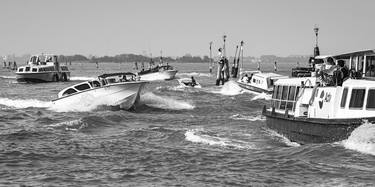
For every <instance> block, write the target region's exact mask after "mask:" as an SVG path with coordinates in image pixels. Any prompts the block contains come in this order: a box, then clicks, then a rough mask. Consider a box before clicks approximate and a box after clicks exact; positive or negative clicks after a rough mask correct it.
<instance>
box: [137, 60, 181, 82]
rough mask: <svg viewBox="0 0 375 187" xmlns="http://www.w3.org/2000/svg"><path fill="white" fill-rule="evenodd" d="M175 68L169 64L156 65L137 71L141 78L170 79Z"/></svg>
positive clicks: (149, 79)
mask: <svg viewBox="0 0 375 187" xmlns="http://www.w3.org/2000/svg"><path fill="white" fill-rule="evenodd" d="M176 73H177V70H175V69H174V68H173V67H172V66H170V65H168V64H167V65H157V66H156V67H154V68H150V69H148V70H143V71H140V72H138V73H137V74H138V76H140V77H141V80H145V81H155V80H172V79H174V77H175V75H176Z"/></svg>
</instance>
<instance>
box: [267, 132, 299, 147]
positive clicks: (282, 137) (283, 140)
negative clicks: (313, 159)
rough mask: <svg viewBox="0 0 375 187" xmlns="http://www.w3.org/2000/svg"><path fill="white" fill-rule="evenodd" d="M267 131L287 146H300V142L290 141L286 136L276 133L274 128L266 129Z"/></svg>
mask: <svg viewBox="0 0 375 187" xmlns="http://www.w3.org/2000/svg"><path fill="white" fill-rule="evenodd" d="M267 132H268V133H269V134H270V135H271V136H274V137H277V138H279V139H280V140H281V142H283V143H285V144H286V145H287V146H290V147H298V146H301V144H299V143H297V142H292V141H290V140H289V139H288V138H287V137H285V136H283V135H281V134H279V133H277V132H276V131H274V130H271V129H267Z"/></svg>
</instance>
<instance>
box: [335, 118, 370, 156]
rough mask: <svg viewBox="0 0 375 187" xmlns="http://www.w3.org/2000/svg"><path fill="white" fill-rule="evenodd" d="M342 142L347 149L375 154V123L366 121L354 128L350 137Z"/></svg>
mask: <svg viewBox="0 0 375 187" xmlns="http://www.w3.org/2000/svg"><path fill="white" fill-rule="evenodd" d="M341 143H342V145H343V146H344V147H345V148H346V149H351V150H355V151H359V152H361V153H365V154H371V155H375V124H373V123H369V122H365V123H364V124H363V125H361V126H359V127H358V128H356V129H354V131H353V132H352V133H351V135H350V136H349V138H348V139H347V140H343V141H342V142H341Z"/></svg>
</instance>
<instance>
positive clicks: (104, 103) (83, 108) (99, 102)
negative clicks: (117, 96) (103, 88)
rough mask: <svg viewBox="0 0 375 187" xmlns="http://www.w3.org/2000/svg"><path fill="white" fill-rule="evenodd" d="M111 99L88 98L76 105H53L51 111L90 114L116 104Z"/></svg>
mask: <svg viewBox="0 0 375 187" xmlns="http://www.w3.org/2000/svg"><path fill="white" fill-rule="evenodd" d="M113 102H114V100H111V99H110V98H106V97H105V98H101V99H96V98H94V97H91V98H90V97H86V98H85V99H84V100H81V102H78V103H75V104H74V105H72V104H68V103H58V104H55V103H54V104H52V105H51V106H50V107H49V109H50V110H53V111H55V112H89V111H93V110H96V109H98V108H100V107H104V108H105V107H111V106H114V105H115V104H116V103H113Z"/></svg>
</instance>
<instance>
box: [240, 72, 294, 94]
mask: <svg viewBox="0 0 375 187" xmlns="http://www.w3.org/2000/svg"><path fill="white" fill-rule="evenodd" d="M282 78H288V77H287V76H283V75H279V74H276V73H262V72H260V71H244V72H241V73H240V78H239V79H238V80H237V84H238V85H239V86H240V87H241V88H243V89H246V90H250V91H254V92H259V93H262V92H264V93H267V94H271V93H272V91H273V86H274V82H275V81H276V80H278V79H282Z"/></svg>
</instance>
